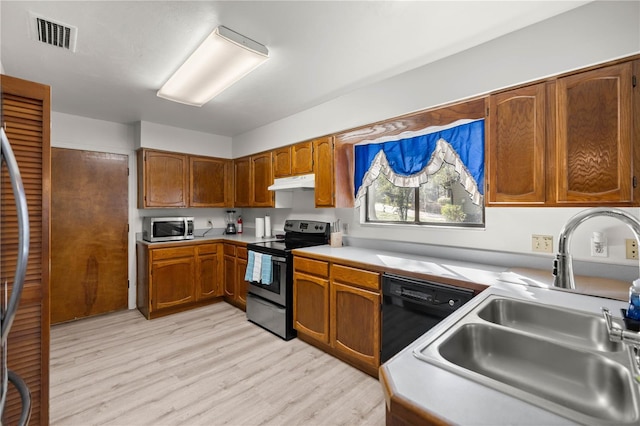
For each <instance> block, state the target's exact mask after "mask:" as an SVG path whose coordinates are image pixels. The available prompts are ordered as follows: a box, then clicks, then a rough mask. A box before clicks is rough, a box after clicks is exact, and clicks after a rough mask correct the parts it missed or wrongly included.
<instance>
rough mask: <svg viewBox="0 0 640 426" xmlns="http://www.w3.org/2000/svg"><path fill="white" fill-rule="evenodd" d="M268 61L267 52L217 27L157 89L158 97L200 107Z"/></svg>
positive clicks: (245, 39)
mask: <svg viewBox="0 0 640 426" xmlns="http://www.w3.org/2000/svg"><path fill="white" fill-rule="evenodd" d="M267 59H269V50H268V49H267V48H266V47H265V46H263V45H261V44H260V43H257V42H255V41H253V40H251V39H249V38H246V37H245V36H243V35H241V34H238V33H236V32H234V31H231V30H230V29H229V28H226V27H223V26H220V27H218V28H216V29H215V30H213V32H212V33H211V34H209V36H208V37H207V38H206V39H205V40H204V41H203V42H202V44H201V45H200V46H199V47H198V48H197V49H196V50H195V52H193V53H192V54H191V56H189V58H188V59H187V60H186V61H185V63H184V64H182V66H181V67H180V68H178V70H177V71H176V72H175V74H173V75H172V76H171V78H169V80H168V81H167V82H166V83H165V84H164V85H163V86H162V87H161V88H160V90H158V93H157V95H158V96H159V97H161V98H164V99H168V100H170V101H174V102H180V103H183V104H187V105H193V106H202V105H204V104H206V103H207V102H209V101H210V100H211V99H213V98H214V97H216V96H217V95H219V94H220V93H221V92H222V91H224V90H225V89H227V88H228V87H230V86H231V85H233V84H234V83H235V82H236V81H238V80H240V79H241V78H242V77H244V76H245V75H247V74H249V73H250V72H251V71H253V70H254V69H256V68H257V67H258V66H259V65H261V64H262V63H263V62H264V61H266V60H267Z"/></svg>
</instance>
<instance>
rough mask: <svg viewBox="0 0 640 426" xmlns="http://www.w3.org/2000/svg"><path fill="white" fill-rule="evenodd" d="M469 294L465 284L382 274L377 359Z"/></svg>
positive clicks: (388, 355)
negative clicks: (448, 283) (379, 335)
mask: <svg viewBox="0 0 640 426" xmlns="http://www.w3.org/2000/svg"><path fill="white" fill-rule="evenodd" d="M473 294H474V293H473V290H469V289H465V288H460V287H454V286H450V285H446V284H440V283H434V282H431V281H425V280H418V279H414V278H408V277H402V276H398V275H393V274H384V275H383V276H382V345H381V354H380V361H381V362H386V361H387V360H389V359H390V358H391V357H392V356H394V355H395V354H397V353H398V352H400V351H401V350H402V349H404V348H405V347H407V346H408V345H409V344H410V343H411V342H413V341H414V340H416V339H417V338H418V337H420V336H422V335H423V334H424V333H426V332H427V331H428V330H429V329H431V328H432V327H433V326H435V325H436V324H437V323H439V322H440V321H442V320H443V319H444V318H445V317H447V316H448V315H449V314H451V313H452V312H453V311H455V310H456V309H458V308H459V307H460V306H462V305H464V304H465V303H467V302H468V301H469V300H471V298H472V297H473Z"/></svg>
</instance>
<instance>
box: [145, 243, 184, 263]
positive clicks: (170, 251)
mask: <svg viewBox="0 0 640 426" xmlns="http://www.w3.org/2000/svg"><path fill="white" fill-rule="evenodd" d="M193 254H194V253H193V246H188V247H171V248H163V249H154V250H152V251H151V260H160V259H171V258H175V257H189V256H193Z"/></svg>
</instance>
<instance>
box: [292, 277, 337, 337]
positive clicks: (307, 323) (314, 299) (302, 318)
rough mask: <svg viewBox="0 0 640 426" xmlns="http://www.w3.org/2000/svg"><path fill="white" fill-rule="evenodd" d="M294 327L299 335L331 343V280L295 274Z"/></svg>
mask: <svg viewBox="0 0 640 426" xmlns="http://www.w3.org/2000/svg"><path fill="white" fill-rule="evenodd" d="M293 327H294V328H295V329H296V330H297V331H298V333H302V334H305V335H307V336H309V337H312V338H314V339H316V340H319V341H321V342H324V343H327V344H328V343H329V280H327V279H324V278H319V277H314V276H312V275H307V274H303V273H300V272H296V273H294V274H293Z"/></svg>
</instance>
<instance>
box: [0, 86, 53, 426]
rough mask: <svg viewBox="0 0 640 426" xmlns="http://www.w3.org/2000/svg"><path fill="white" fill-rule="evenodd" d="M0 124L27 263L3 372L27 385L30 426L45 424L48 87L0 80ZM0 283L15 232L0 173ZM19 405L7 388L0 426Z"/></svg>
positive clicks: (10, 270)
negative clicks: (25, 228)
mask: <svg viewBox="0 0 640 426" xmlns="http://www.w3.org/2000/svg"><path fill="white" fill-rule="evenodd" d="M0 87H1V88H2V89H1V90H2V123H3V125H4V126H5V129H6V130H5V131H6V133H7V136H8V138H9V141H10V142H11V147H12V149H13V151H14V154H15V156H16V160H17V161H18V166H19V168H20V173H21V176H22V180H23V182H24V187H25V192H26V193H27V206H28V210H29V226H30V241H29V260H28V263H27V274H26V278H25V285H24V291H23V294H22V299H21V301H20V306H19V307H18V312H17V315H16V319H15V321H14V323H13V326H12V327H11V331H10V333H9V341H8V366H9V368H10V369H12V370H14V371H15V372H16V373H17V374H18V375H20V376H21V377H22V378H23V379H24V380H25V382H26V384H27V386H28V387H29V390H30V391H31V397H32V414H31V422H30V424H32V425H37V424H41V425H46V424H48V423H49V269H48V265H49V203H50V200H49V186H50V166H51V162H50V158H51V151H50V142H49V137H50V135H49V129H50V115H49V110H50V89H49V86H45V85H41V84H37V83H32V82H28V81H25V80H20V79H16V78H12V77H7V76H4V75H3V76H0ZM1 179H2V185H1V189H0V190H1V192H2V193H1V205H0V208H1V214H0V278H1V280H2V282H3V283H4V282H5V281H8V282H9V283H11V282H12V281H13V275H14V272H15V268H16V257H17V256H16V255H17V245H18V229H17V219H16V208H15V203H14V199H13V192H12V190H11V183H10V181H9V176H8V174H7V172H6V167H3V169H2V177H1ZM21 407H22V404H21V402H20V398H19V396H18V394H17V392H16V391H15V388H13V386H11V385H10V386H9V394H8V401H7V405H6V407H5V412H4V418H3V419H2V423H3V424H16V423H17V421H18V418H19V415H20V409H21Z"/></svg>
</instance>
